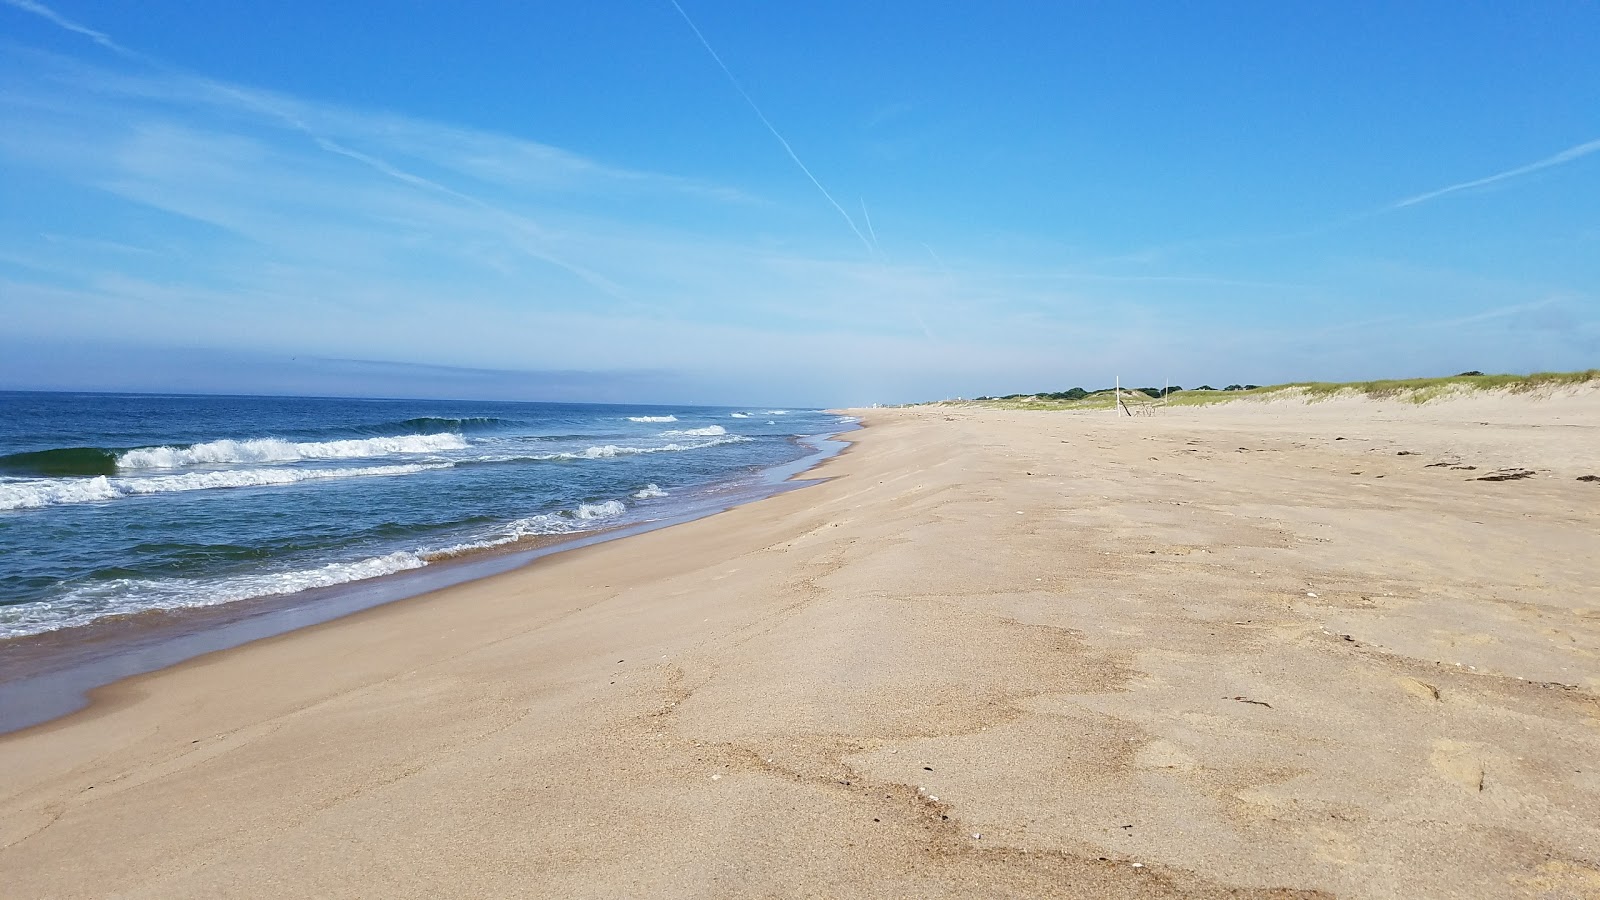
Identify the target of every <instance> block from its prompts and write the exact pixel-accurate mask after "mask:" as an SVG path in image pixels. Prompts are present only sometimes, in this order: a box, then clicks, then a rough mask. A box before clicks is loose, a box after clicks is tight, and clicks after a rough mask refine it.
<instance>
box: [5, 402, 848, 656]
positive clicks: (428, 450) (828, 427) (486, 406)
mask: <svg viewBox="0 0 1600 900" xmlns="http://www.w3.org/2000/svg"><path fill="white" fill-rule="evenodd" d="M841 421H848V420H842V419H841V417H839V416H835V415H829V414H826V413H822V412H819V411H816V410H777V409H730V408H709V407H661V406H637V407H633V406H612V405H589V404H556V403H487V402H468V401H461V402H457V401H433V400H346V399H309V398H284V397H213V396H181V397H180V396H151V395H111V394H54V393H16V392H0V638H9V637H20V636H24V635H31V634H39V633H43V632H48V631H55V630H59V629H63V628H71V627H74V626H79V625H86V624H89V623H91V622H96V621H103V620H105V619H106V618H107V617H113V616H127V615H132V614H137V613H142V612H148V611H152V610H171V609H185V608H195V607H203V606H214V605H217V604H223V603H232V602H239V601H248V600H250V599H252V598H259V597H281V596H283V595H287V594H293V593H296V592H299V591H303V590H308V589H312V588H327V587H330V586H334V585H341V584H347V583H351V582H356V581H359V580H362V579H366V578H373V577H377V576H381V575H388V574H392V573H396V572H401V571H405V570H408V569H417V568H421V567H423V566H426V565H429V564H433V563H437V562H439V561H441V560H446V559H452V558H456V557H459V556H462V555H466V554H472V553H474V552H478V551H485V550H492V549H495V548H507V547H515V546H517V544H518V542H521V541H526V540H527V539H529V538H533V537H537V536H546V535H569V534H577V533H581V532H585V531H594V530H598V529H603V528H609V527H613V526H620V525H628V524H634V523H639V522H644V521H649V520H653V519H661V518H672V517H674V516H675V515H677V514H678V512H679V511H680V510H681V509H682V508H683V507H684V505H685V504H688V503H690V502H692V501H695V500H696V499H704V498H705V497H706V496H707V495H709V494H715V493H717V492H719V491H730V490H737V489H738V487H739V486H740V485H741V484H745V483H749V482H752V481H754V480H756V479H757V477H758V473H759V472H761V471H762V470H764V469H767V468H769V467H772V466H776V465H781V464H784V463H787V462H791V461H794V460H796V459H799V458H800V457H802V456H804V455H806V454H807V453H809V452H810V450H809V449H808V448H807V447H806V446H804V445H803V444H802V443H801V442H800V441H799V440H798V438H800V437H802V436H814V435H820V434H827V433H831V432H834V431H838V430H839V429H840V427H841Z"/></svg>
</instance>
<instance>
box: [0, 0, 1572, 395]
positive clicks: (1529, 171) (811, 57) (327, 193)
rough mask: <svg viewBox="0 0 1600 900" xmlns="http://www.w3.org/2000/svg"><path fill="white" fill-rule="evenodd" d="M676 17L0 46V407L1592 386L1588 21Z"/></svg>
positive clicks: (1422, 6) (1098, 12)
mask: <svg viewBox="0 0 1600 900" xmlns="http://www.w3.org/2000/svg"><path fill="white" fill-rule="evenodd" d="M679 3H680V4H681V6H676V5H674V3H673V2H672V0H660V2H656V0H641V2H636V3H630V4H555V3H527V2H517V3H510V2H508V3H490V2H481V3H475V4H446V3H439V2H422V0H413V2H395V3H347V2H318V3H304V2H294V0H285V2H280V3H274V4H253V5H250V7H246V6H240V5H236V4H212V5H196V4H193V3H186V2H176V0H144V2H141V3H138V4H128V3H112V2H87V0H52V2H50V3H48V4H41V3H38V2H33V0H0V122H3V123H4V127H3V128H0V317H3V318H0V321H3V322H4V327H3V329H0V387H10V388H47V389H48V388H91V389H109V390H178V391H182V390H194V391H247V392H248V391H260V392H274V393H276V392H290V393H315V394H344V393H351V394H374V393H376V394H384V395H389V396H473V397H484V398H499V397H504V398H507V399H574V400H597V401H607V400H611V401H636V402H646V401H660V402H704V403H732V404H737V403H763V402H765V403H783V404H794V405H799V404H817V405H825V404H848V403H870V402H897V401H904V400H919V399H934V398H938V397H945V396H972V395H976V394H980V393H1008V392H1012V391H1024V390H1039V389H1062V388H1065V387H1070V386H1073V385H1084V386H1089V387H1094V386H1099V385H1103V384H1108V383H1109V382H1110V381H1111V380H1112V378H1114V377H1117V376H1120V377H1121V378H1122V379H1123V383H1125V384H1126V383H1134V382H1137V383H1160V382H1161V381H1162V380H1163V379H1166V378H1171V379H1172V380H1173V381H1174V382H1176V383H1183V384H1190V385H1193V384H1198V383H1200V382H1210V383H1213V384H1225V383H1229V382H1236V381H1237V382H1257V383H1270V382H1275V381H1284V380H1301V379H1345V378H1367V377H1398V376H1412V375H1437V374H1451V373H1454V372H1456V371H1460V370H1463V369H1468V368H1472V369H1482V370H1485V371H1489V370H1495V371H1529V370H1539V369H1572V368H1586V367H1592V366H1596V365H1600V50H1597V48H1600V5H1596V4H1593V3H1553V2H1552V3H1530V4H1503V3H1501V4H1490V3H1460V2H1451V3H1410V4H1387V3H1384V4H1377V3H1374V4H1359V3H1347V4H1325V5H1321V6H1313V5H1310V4H1286V3H1242V2H1241V3H1226V4H1176V3H1159V4H1135V3H1117V4H1110V3H1096V4H1087V3H1085V4H1046V3H997V4H989V5H985V6H983V7H981V8H980V7H979V6H978V5H974V4H969V3H928V2H922V3H909V2H905V3H902V2H893V0H888V2H882V3H877V4H859V3H844V2H838V3H835V2H814V3H804V4H801V3H793V4H766V3H750V2H738V3H735V2H725V0H679ZM251 7H259V8H251ZM691 22H692V24H691ZM702 38H703V40H702ZM724 66H725V67H726V68H725V69H724Z"/></svg>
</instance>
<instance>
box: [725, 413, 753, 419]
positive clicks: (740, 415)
mask: <svg viewBox="0 0 1600 900" xmlns="http://www.w3.org/2000/svg"><path fill="white" fill-rule="evenodd" d="M728 418H730V419H748V418H750V414H749V413H729V414H728Z"/></svg>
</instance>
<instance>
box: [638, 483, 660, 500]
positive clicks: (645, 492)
mask: <svg viewBox="0 0 1600 900" xmlns="http://www.w3.org/2000/svg"><path fill="white" fill-rule="evenodd" d="M631 496H632V497H633V499H635V500H656V499H659V498H661V497H665V496H667V492H666V491H664V490H662V489H661V486H660V485H658V484H655V483H654V482H652V483H650V484H647V485H645V486H644V487H642V488H640V489H638V490H637V491H634V492H633V494H632V495H631Z"/></svg>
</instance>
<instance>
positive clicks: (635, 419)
mask: <svg viewBox="0 0 1600 900" xmlns="http://www.w3.org/2000/svg"><path fill="white" fill-rule="evenodd" d="M628 421H629V422H676V421H678V417H677V416H629V417H628Z"/></svg>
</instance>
